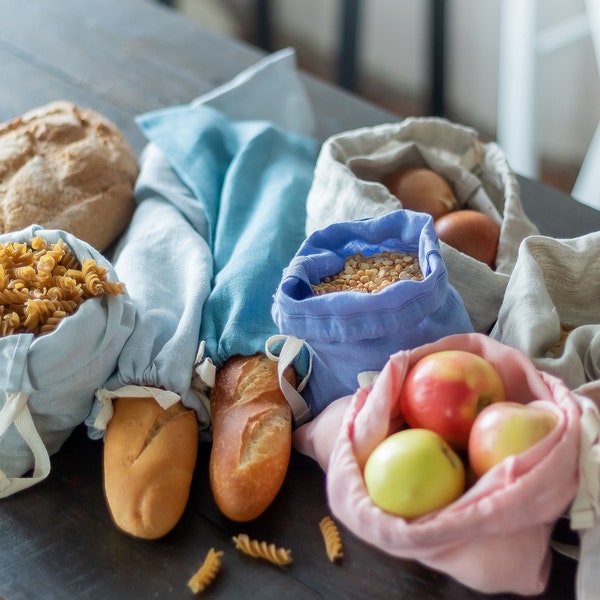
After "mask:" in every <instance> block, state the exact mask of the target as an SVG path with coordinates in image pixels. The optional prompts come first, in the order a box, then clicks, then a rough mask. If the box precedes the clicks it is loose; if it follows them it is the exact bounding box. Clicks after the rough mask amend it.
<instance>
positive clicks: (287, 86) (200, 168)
mask: <svg viewBox="0 0 600 600" xmlns="http://www.w3.org/2000/svg"><path fill="white" fill-rule="evenodd" d="M137 123H138V125H139V127H140V128H141V130H142V131H143V132H144V134H145V136H146V137H147V139H148V142H149V143H148V145H147V147H146V148H145V150H144V153H143V156H142V159H141V165H140V167H141V172H140V177H139V180H138V183H137V186H136V200H137V202H138V207H137V209H136V213H135V215H134V218H133V220H132V223H131V225H130V227H129V229H128V231H127V232H126V235H125V236H124V238H123V240H122V242H121V243H120V245H119V247H118V249H117V255H116V259H115V265H116V268H117V271H118V272H119V274H121V273H122V276H123V277H127V279H128V281H129V286H130V288H131V294H132V296H133V297H134V299H135V302H136V305H137V307H138V312H139V317H138V320H137V323H136V328H135V331H134V333H133V335H132V337H131V340H130V341H129V343H128V344H127V346H126V348H124V351H123V353H122V356H121V358H120V361H119V368H118V373H116V374H115V376H114V377H113V378H112V379H111V380H110V381H109V382H107V384H106V393H104V392H103V393H102V394H100V395H99V399H98V403H97V404H96V406H95V411H94V414H93V415H92V417H91V418H90V420H89V423H90V425H91V426H92V427H91V435H93V436H96V437H97V436H100V435H102V431H103V428H104V427H105V425H106V423H107V422H108V420H109V419H110V416H111V400H112V398H113V397H114V396H115V395H127V394H133V395H138V396H139V395H140V393H139V391H138V390H136V389H135V386H138V387H143V388H144V390H143V391H144V393H143V394H142V395H144V396H146V395H148V394H149V395H152V396H154V397H155V398H156V399H157V401H158V402H159V403H160V404H161V405H162V406H163V407H165V408H166V407H167V406H169V405H170V404H172V403H173V402H176V401H177V400H179V399H181V400H182V402H183V403H184V404H185V405H186V406H188V407H191V408H194V409H195V410H196V413H197V416H198V421H199V425H200V432H201V434H203V436H204V437H206V438H207V439H209V438H210V436H211V431H210V410H209V401H208V392H209V390H210V388H211V387H212V386H213V385H214V379H215V371H216V369H218V368H219V367H220V366H221V365H222V364H223V363H224V362H225V361H226V360H227V359H228V358H229V357H231V356H233V355H235V354H243V355H251V354H254V353H256V352H264V349H265V341H266V339H267V338H268V337H270V336H271V335H273V334H274V333H276V332H277V329H276V327H275V325H274V323H273V321H272V320H271V316H270V308H271V304H272V297H273V293H274V292H275V289H276V287H277V284H278V282H279V279H280V276H281V271H282V270H283V268H284V266H285V265H287V264H288V262H289V261H290V259H291V257H292V256H293V254H294V252H295V251H296V250H297V248H298V246H299V245H300V244H301V242H302V241H303V239H304V230H305V222H306V195H307V193H308V189H309V187H310V184H311V182H312V174H313V169H314V164H315V161H316V156H317V146H316V142H315V141H314V139H313V138H312V137H311V135H312V133H313V129H314V115H313V113H312V107H311V105H310V102H309V100H308V97H307V96H306V93H305V91H304V89H303V87H302V85H301V81H300V78H299V75H298V73H297V71H296V64H295V54H294V52H293V51H291V50H284V51H281V52H278V53H276V54H274V55H271V56H268V57H266V58H265V59H263V60H261V61H259V62H258V63H257V64H255V65H252V66H251V67H250V68H249V69H247V70H246V71H244V72H242V73H240V74H239V75H237V76H236V77H235V78H234V79H233V80H232V81H230V82H228V83H226V84H224V85H223V86H221V87H219V88H217V89H215V90H213V91H211V92H210V93H208V94H206V95H204V96H200V97H199V98H197V99H195V100H194V101H193V102H191V103H190V104H186V105H182V106H175V107H168V108H164V109H159V110H156V111H152V112H150V113H146V114H143V115H140V116H139V117H138V118H137ZM283 367H284V365H282V371H283ZM132 386H133V389H132ZM294 392H295V390H294ZM300 410H301V411H304V410H305V407H303V406H301V407H300Z"/></svg>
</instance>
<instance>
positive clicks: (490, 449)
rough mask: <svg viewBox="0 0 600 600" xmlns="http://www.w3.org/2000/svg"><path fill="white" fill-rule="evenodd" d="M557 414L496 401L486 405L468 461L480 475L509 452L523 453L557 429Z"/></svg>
mask: <svg viewBox="0 0 600 600" xmlns="http://www.w3.org/2000/svg"><path fill="white" fill-rule="evenodd" d="M556 422H557V418H556V415H554V414H553V413H551V412H550V411H548V410H544V409H542V408H538V407H536V406H529V405H527V404H519V403H518V402H496V403H495V404H490V405H489V406H488V407H486V408H484V409H483V410H482V411H481V412H480V413H479V415H478V416H477V418H476V419H475V422H474V423H473V427H472V428H471V434H470V436H469V463H470V466H471V469H472V470H473V472H474V474H475V476H476V477H481V476H482V475H483V474H484V473H485V472H487V471H489V470H490V469H491V468H492V467H493V466H494V465H497V464H498V463H499V462H501V461H502V460H504V459H505V458H506V457H507V456H511V455H516V454H520V453H521V452H524V451H525V450H527V449H528V448H530V447H531V446H533V445H534V444H537V442H539V441H540V440H541V439H542V438H544V437H545V436H546V435H548V434H549V433H550V431H552V429H554V427H555V426H556Z"/></svg>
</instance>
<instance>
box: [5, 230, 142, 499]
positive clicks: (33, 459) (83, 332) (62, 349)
mask: <svg viewBox="0 0 600 600" xmlns="http://www.w3.org/2000/svg"><path fill="white" fill-rule="evenodd" d="M35 236H40V237H42V238H44V239H45V240H46V241H47V242H49V243H50V244H54V243H56V242H58V240H59V239H60V240H62V241H63V242H65V243H66V244H67V246H68V247H69V249H70V250H71V253H72V254H74V255H75V256H76V257H77V258H78V259H79V261H80V262H81V261H83V260H84V259H94V260H95V261H96V263H97V264H98V265H100V266H101V267H104V268H105V269H107V270H108V272H107V278H108V279H109V280H110V281H117V280H118V278H117V276H116V274H115V271H114V269H113V268H112V265H111V264H110V263H109V261H108V260H107V259H106V258H105V257H104V256H103V255H102V254H100V253H99V252H98V251H96V250H95V249H94V248H92V247H91V246H90V245H89V244H87V243H85V242H83V241H81V240H79V239H78V238H76V237H74V236H72V235H71V234H69V233H66V232H64V231H59V230H46V229H43V228H42V227H40V226H38V225H33V226H31V227H28V228H26V229H23V230H21V231H18V232H14V233H7V234H3V235H1V236H0V242H2V243H5V242H8V241H10V242H21V243H23V242H28V241H30V240H31V239H32V238H33V237H35ZM134 314H135V310H134V306H133V303H132V302H131V299H130V298H129V296H128V295H127V293H125V294H117V295H102V296H99V297H95V298H90V299H87V300H85V301H84V302H83V303H82V304H81V305H80V306H79V307H78V309H77V310H76V312H75V313H74V314H72V315H69V316H67V317H64V318H63V319H62V320H61V321H60V322H59V324H58V326H57V328H56V329H55V330H54V331H52V332H51V333H47V334H44V335H41V336H37V337H34V335H33V334H31V333H18V334H12V335H8V336H5V337H2V338H0V356H2V360H1V361H0V390H1V394H0V469H1V470H0V497H6V496H10V495H12V494H14V493H15V492H18V491H20V490H23V489H25V488H28V487H31V486H33V485H34V484H36V483H39V482H40V481H42V480H43V479H45V478H46V477H47V476H48V474H49V473H50V456H51V455H53V454H54V453H56V452H58V450H59V449H60V447H61V446H62V444H63V443H64V442H65V440H66V439H67V438H68V437H69V435H70V434H71V433H72V431H73V430H74V429H75V427H77V426H78V425H79V424H81V423H83V422H84V419H85V418H86V416H87V415H88V413H89V412H90V409H91V407H92V403H93V400H94V392H95V390H96V388H98V387H99V386H101V385H102V384H104V382H105V381H106V379H107V378H108V377H109V376H110V375H111V374H112V372H113V371H114V369H115V366H116V363H117V358H118V356H119V354H120V352H121V349H122V348H123V345H124V343H125V341H126V340H127V338H128V337H129V335H130V333H131V331H132V330H133V325H134ZM31 469H33V473H32V474H31V476H26V474H27V473H28V471H30V470H31Z"/></svg>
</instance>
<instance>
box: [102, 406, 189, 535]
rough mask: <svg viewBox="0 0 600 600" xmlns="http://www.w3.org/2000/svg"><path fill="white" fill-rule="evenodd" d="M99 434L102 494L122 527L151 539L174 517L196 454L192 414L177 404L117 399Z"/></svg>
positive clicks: (182, 500) (184, 500)
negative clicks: (103, 429)
mask: <svg viewBox="0 0 600 600" xmlns="http://www.w3.org/2000/svg"><path fill="white" fill-rule="evenodd" d="M113 409H114V415H113V417H112V419H111V420H110V422H109V423H108V427H107V429H106V433H105V437H104V493H105V495H106V502H107V504H108V507H109V510H110V514H111V517H112V519H113V521H114V523H115V525H116V526H117V527H118V528H119V529H121V530H122V531H124V532H126V533H128V534H130V535H132V536H134V537H138V538H144V539H156V538H159V537H162V536H164V535H165V534H167V533H168V532H169V531H170V530H171V529H172V528H173V527H174V526H175V525H176V524H177V522H178V521H179V519H180V518H181V515H182V514H183V511H184V509H185V506H186V504H187V500H188V497H189V491H190V484H191V481H192V475H193V472H194V467H195V464H196V457H197V453H198V424H197V421H196V413H195V412H194V411H192V410H188V409H186V408H185V407H184V406H183V404H182V403H181V402H177V403H176V404H174V405H173V406H171V407H169V408H168V409H166V410H165V409H163V408H162V407H161V406H160V405H159V404H158V402H156V400H155V399H154V398H117V399H116V400H114V402H113Z"/></svg>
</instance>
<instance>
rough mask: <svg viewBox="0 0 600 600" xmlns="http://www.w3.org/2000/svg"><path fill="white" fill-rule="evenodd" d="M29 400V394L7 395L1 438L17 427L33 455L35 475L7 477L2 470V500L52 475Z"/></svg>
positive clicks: (0, 416)
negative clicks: (10, 428) (13, 425)
mask: <svg viewBox="0 0 600 600" xmlns="http://www.w3.org/2000/svg"><path fill="white" fill-rule="evenodd" d="M27 400H29V394H28V393H24V392H19V393H7V394H6V404H5V405H4V407H3V408H2V410H1V411H0V436H1V435H3V434H4V433H5V432H6V430H7V429H8V428H9V427H10V425H11V424H13V423H14V424H15V427H16V428H17V430H18V432H19V433H20V434H21V437H22V438H23V440H24V441H25V443H26V444H27V446H29V449H30V450H31V452H32V454H33V459H34V469H33V474H32V476H31V477H7V476H6V474H5V473H4V472H3V471H1V470H0V498H6V497H8V496H11V495H12V494H15V493H16V492H20V491H21V490H24V489H27V488H29V487H31V486H33V485H35V484H36V483H39V482H40V481H42V480H43V479H46V477H48V475H49V474H50V456H49V454H48V450H47V448H46V446H45V445H44V442H43V441H42V438H41V437H40V434H39V433H38V431H37V429H36V428H35V424H34V422H33V418H32V416H31V412H30V411H29V406H28V405H27Z"/></svg>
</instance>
